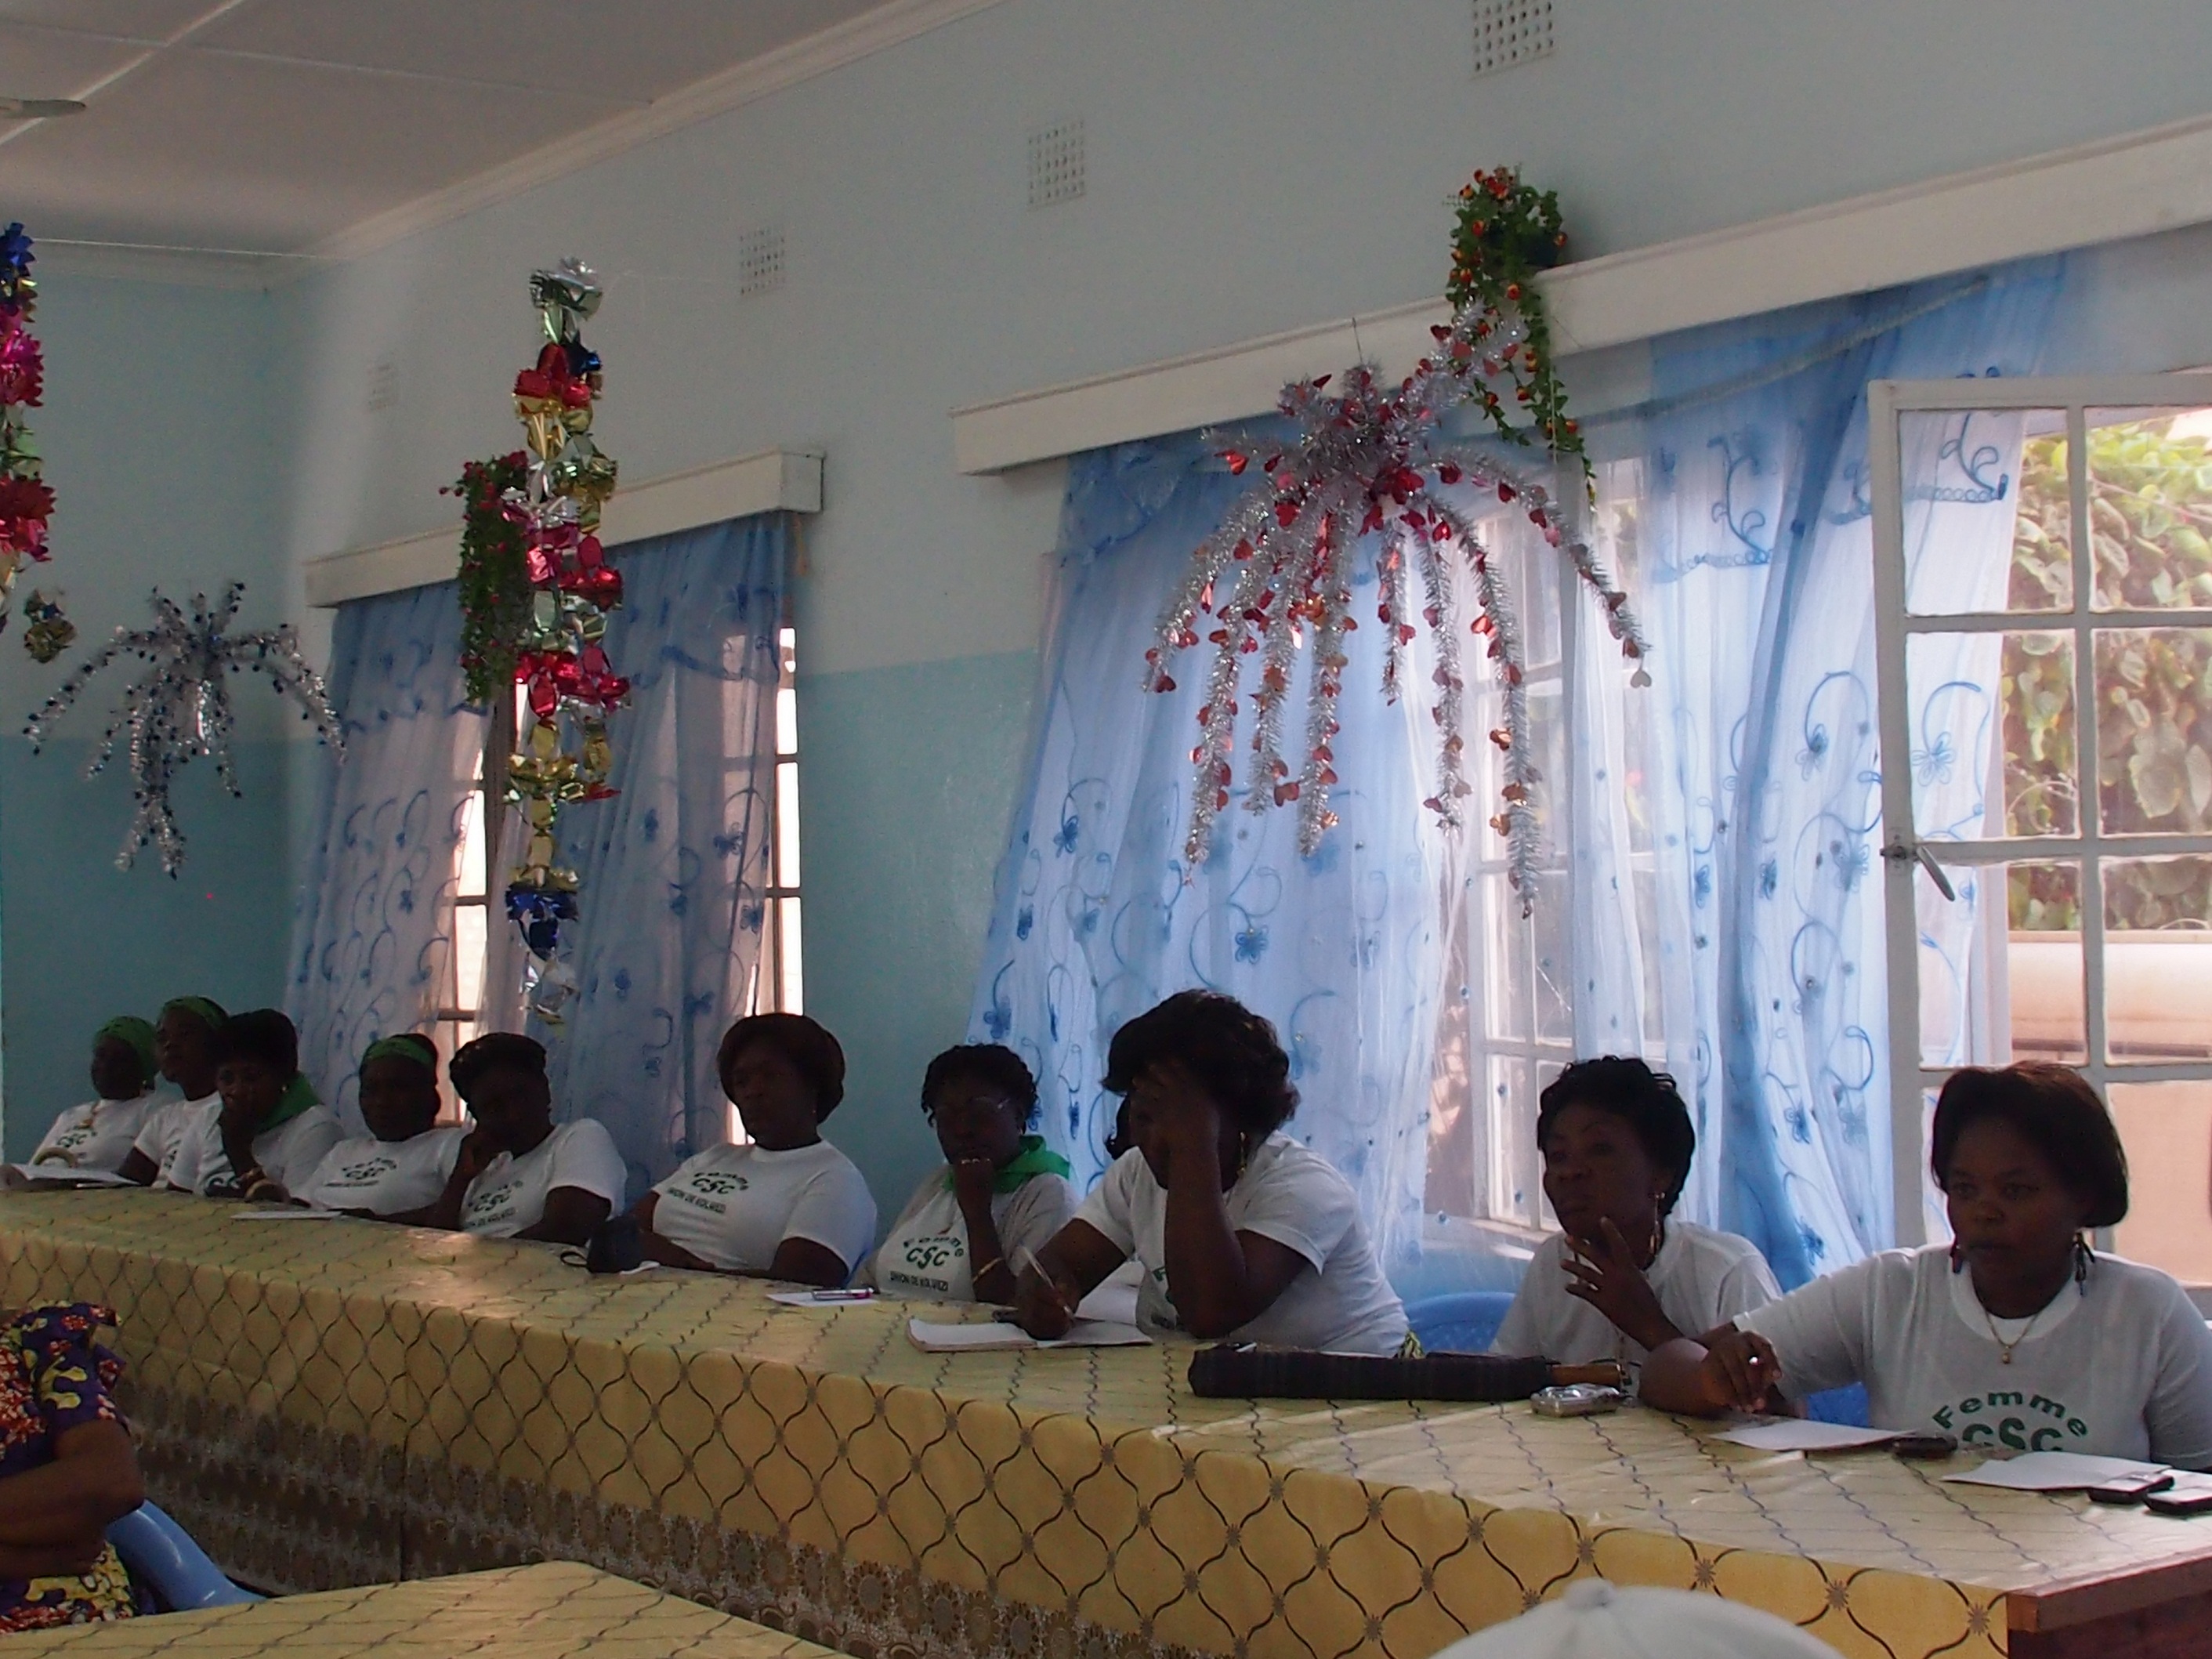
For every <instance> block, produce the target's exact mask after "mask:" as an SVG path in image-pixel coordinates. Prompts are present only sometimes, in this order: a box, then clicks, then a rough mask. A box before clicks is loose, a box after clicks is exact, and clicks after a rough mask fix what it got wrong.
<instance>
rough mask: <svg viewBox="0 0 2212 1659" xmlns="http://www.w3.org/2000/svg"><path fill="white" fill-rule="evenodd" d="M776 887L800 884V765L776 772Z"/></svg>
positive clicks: (784, 764)
mask: <svg viewBox="0 0 2212 1659" xmlns="http://www.w3.org/2000/svg"><path fill="white" fill-rule="evenodd" d="M775 884H776V885H777V886H779V887H796V886H798V885H799V763H798V762H797V761H781V762H779V763H777V765H776V769H775Z"/></svg>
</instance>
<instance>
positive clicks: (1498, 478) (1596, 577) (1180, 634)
mask: <svg viewBox="0 0 2212 1659" xmlns="http://www.w3.org/2000/svg"><path fill="white" fill-rule="evenodd" d="M1436 336H1437V349H1436V350H1435V351H1434V352H1433V353H1431V355H1430V356H1427V357H1425V358H1424V359H1422V361H1421V362H1420V363H1419V366H1418V367H1417V368H1415V369H1414V370H1413V374H1411V375H1409V376H1408V377H1407V379H1406V380H1405V381H1404V382H1403V383H1401V385H1399V386H1395V387H1392V386H1383V385H1381V384H1379V383H1378V381H1377V379H1376V370H1375V368H1373V366H1372V365H1370V364H1365V363H1363V364H1360V365H1359V366H1358V367H1357V368H1353V369H1352V371H1351V373H1350V374H1347V375H1346V377H1345V383H1344V388H1343V390H1342V392H1340V393H1338V394H1337V395H1335V396H1329V395H1327V394H1325V392H1324V391H1323V388H1324V387H1325V386H1327V385H1328V377H1324V378H1322V380H1300V381H1297V382H1295V383H1293V384H1292V385H1291V386H1286V387H1285V388H1284V391H1283V397H1282V401H1281V403H1280V404H1279V408H1280V410H1281V411H1282V413H1283V414H1284V415H1285V416H1288V417H1289V418H1290V419H1291V421H1292V422H1295V423H1296V425H1297V434H1296V436H1295V437H1294V438H1293V439H1292V440H1291V441H1290V442H1289V443H1287V444H1286V445H1285V446H1284V447H1282V448H1281V450H1280V451H1279V453H1267V452H1266V451H1264V450H1263V451H1261V452H1260V453H1261V454H1263V455H1265V456H1266V459H1264V460H1262V461H1261V471H1263V472H1264V473H1265V475H1266V477H1265V478H1264V480H1263V481H1262V482H1260V483H1255V484H1254V485H1253V486H1252V488H1251V489H1249V490H1248V491H1247V492H1246V493H1245V495H1243V497H1242V498H1241V499H1240V500H1239V501H1237V505H1236V507H1234V508H1232V509H1231V512H1230V513H1229V515H1228V518H1227V519H1226V520H1225V521H1224V523H1223V524H1222V526H1221V527H1220V528H1219V529H1218V530H1217V531H1215V532H1213V534H1212V535H1211V536H1209V537H1208V538H1206V540H1205V542H1203V543H1202V544H1200V546H1199V549H1198V550H1197V552H1196V554H1195V555H1194V556H1193V558H1192V561H1191V564H1190V568H1189V570H1188V573H1187V574H1185V576H1184V578H1183V580H1182V585H1181V586H1179V587H1178V588H1177V590H1176V593H1175V596H1174V597H1173V599H1170V602H1169V604H1168V605H1167V607H1166V609H1165V611H1164V612H1163V613H1162V615H1161V617H1160V623H1159V633H1158V642H1157V643H1156V644H1155V645H1154V647H1153V648H1152V650H1150V651H1148V652H1146V653H1145V654H1146V685H1147V687H1148V689H1150V690H1155V691H1171V690H1174V689H1175V681H1174V679H1173V678H1170V675H1169V672H1168V663H1169V660H1170V658H1172V657H1173V656H1174V655H1175V654H1176V653H1178V652H1181V651H1183V650H1187V649H1188V648H1190V647H1194V646H1196V645H1197V644H1199V642H1200V620H1199V619H1200V617H1211V618H1212V623H1213V625H1212V628H1211V629H1208V630H1207V631H1206V634H1205V636H1204V637H1205V639H1206V641H1207V642H1208V643H1210V644H1211V645H1212V647H1213V655H1212V660H1211V662H1210V663H1209V664H1208V666H1207V671H1206V702H1205V706H1204V707H1203V708H1201V709H1200V711H1199V715H1198V723H1199V728H1200V738H1199V742H1198V744H1197V746H1196V747H1194V749H1193V750H1191V762H1192V764H1193V765H1194V767H1195V769H1196V776H1195V780H1194V786H1193V789H1192V794H1191V816H1190V827H1189V833H1188V836H1187V838H1186V841H1185V846H1184V851H1185V854H1186V855H1187V856H1188V859H1189V860H1191V861H1192V862H1193V863H1197V862H1199V861H1200V860H1203V859H1204V858H1205V857H1206V853H1207V850H1208V848H1210V847H1211V846H1212V837H1213V826H1214V820H1215V818H1216V817H1217V816H1218V814H1219V812H1220V811H1221V810H1222V809H1223V808H1225V807H1226V806H1227V805H1229V802H1230V799H1231V796H1232V794H1233V793H1235V792H1236V789H1237V775H1236V768H1235V764H1234V763H1233V761H1232V759H1231V756H1232V753H1233V750H1234V747H1235V742H1236V729H1237V714H1238V713H1239V708H1238V701H1237V699H1238V695H1239V692H1240V690H1242V689H1243V658H1244V657H1246V656H1248V655H1257V656H1258V657H1259V658H1260V659H1261V661H1260V674H1259V684H1258V685H1257V687H1256V688H1255V689H1254V690H1253V691H1252V703H1253V714H1252V735H1251V740H1250V746H1251V750H1252V760H1251V763H1250V765H1249V768H1248V769H1247V771H1246V774H1245V784H1244V790H1243V793H1244V805H1245V806H1246V807H1247V809H1248V810H1249V811H1255V812H1262V811H1267V810H1268V809H1269V808H1270V807H1272V806H1280V805H1286V804H1288V803H1290V802H1292V801H1295V802H1297V806H1298V846H1299V849H1300V851H1302V852H1303V853H1305V854H1308V855H1310V854H1312V853H1313V852H1314V851H1315V850H1316V848H1318V847H1319V846H1320V844H1321V839H1322V836H1324V835H1325V834H1326V833H1327V832H1328V830H1329V829H1330V828H1331V827H1333V826H1334V824H1335V823H1336V815H1335V814H1334V812H1332V811H1329V809H1328V791H1329V788H1330V787H1331V786H1332V785H1334V783H1335V782H1336V781H1337V780H1336V772H1335V769H1334V760H1335V756H1334V752H1333V751H1332V749H1331V746H1330V745H1331V744H1332V742H1333V741H1334V738H1335V736H1336V733H1337V729H1338V728H1337V720H1336V703H1337V699H1338V697H1339V696H1340V693H1341V691H1342V690H1343V676H1344V670H1345V667H1346V657H1345V655H1344V650H1343V636H1344V635H1345V634H1346V632H1347V631H1349V630H1351V629H1354V628H1357V627H1358V623H1357V622H1356V621H1355V620H1354V619H1353V618H1352V617H1351V615H1350V614H1349V609H1350V605H1351V599H1352V559H1353V557H1354V556H1355V553H1356V551H1358V550H1359V549H1361V548H1362V547H1363V546H1364V547H1367V548H1370V549H1372V556H1373V557H1374V559H1375V561H1376V580H1377V590H1376V591H1377V592H1378V594H1379V596H1380V602H1379V604H1378V606H1377V620H1378V621H1379V622H1380V623H1382V625H1383V629H1384V630H1385V637H1386V640H1387V641H1388V645H1389V649H1388V653H1387V656H1386V659H1385V663H1384V666H1383V695H1384V696H1386V697H1387V698H1389V700H1390V701H1392V702H1395V701H1396V700H1397V698H1398V696H1399V695H1400V692H1401V690H1402V676H1403V669H1404V665H1405V656H1404V653H1405V647H1407V645H1408V644H1410V643H1411V642H1412V641H1413V640H1414V639H1415V637H1417V629H1416V626H1415V623H1416V620H1417V619H1416V617H1415V616H1414V615H1413V612H1412V611H1411V610H1410V603H1411V602H1410V601H1409V599H1407V592H1408V588H1409V586H1410V585H1411V584H1413V583H1418V584H1419V595H1420V611H1419V617H1418V621H1419V622H1420V623H1425V624H1426V625H1427V627H1428V629H1429V631H1430V633H1431V636H1432V638H1433V641H1434V644H1435V655H1436V667H1435V670H1434V673H1433V678H1434V680H1435V683H1436V688H1437V691H1436V701H1435V702H1434V703H1433V704H1432V705H1431V710H1430V712H1431V715H1432V716H1433V718H1434V720H1435V721H1436V725H1437V744H1438V748H1437V780H1438V783H1437V793H1435V794H1434V795H1432V796H1431V797H1430V798H1429V799H1428V800H1427V801H1426V802H1425V805H1426V806H1427V807H1428V808H1429V810H1431V811H1433V812H1435V813H1436V814H1437V816H1438V817H1440V818H1441V819H1442V820H1443V823H1446V824H1447V825H1449V826H1450V827H1452V828H1455V829H1456V828H1457V827H1459V825H1460V823H1461V821H1462V819H1461V807H1460V803H1461V802H1462V800H1463V799H1465V798H1466V797H1467V796H1468V794H1469V793H1472V786H1470V785H1469V784H1468V782H1467V781H1466V775H1465V774H1466V763H1465V749H1466V744H1465V739H1464V738H1463V736H1462V732H1461V731H1460V710H1461V704H1462V695H1463V693H1464V691H1465V690H1466V686H1465V682H1464V680H1463V678H1462V675H1461V671H1460V655H1459V652H1460V642H1459V622H1460V619H1459V617H1458V615H1457V611H1458V606H1457V604H1456V602H1455V599H1454V597H1453V595H1454V582H1453V580H1452V576H1453V573H1452V570H1451V568H1450V567H1449V564H1448V562H1447V561H1448V560H1449V559H1450V558H1458V559H1461V560H1463V561H1464V562H1466V564H1467V566H1468V568H1469V570H1470V571H1471V573H1472V574H1473V577H1474V592H1475V602H1476V605H1477V614H1476V616H1475V617H1474V618H1473V620H1472V622H1471V623H1470V624H1469V626H1470V628H1471V629H1472V631H1473V633H1474V635H1476V636H1477V637H1486V638H1487V641H1488V644H1487V647H1486V649H1487V653H1488V655H1489V658H1490V659H1491V662H1492V667H1493V671H1495V673H1496V674H1497V677H1498V684H1499V686H1500V689H1501V691H1502V692H1503V702H1504V725H1503V726H1500V727H1499V728H1498V730H1497V731H1495V732H1492V733H1491V734H1490V736H1491V740H1492V742H1494V743H1495V744H1497V745H1498V748H1499V749H1500V750H1502V751H1503V753H1504V775H1505V782H1504V786H1503V787H1502V789H1501V791H1500V794H1501V796H1502V803H1501V809H1500V811H1498V815H1497V816H1496V817H1493V818H1492V819H1491V821H1490V822H1491V824H1492V828H1494V829H1497V830H1498V833H1499V834H1501V835H1503V836H1504V837H1505V839H1506V847H1507V868H1508V872H1509V876H1510V879H1511V881H1512V883H1513V885H1514V887H1515V889H1516V890H1517V891H1518V892H1519V893H1520V895H1521V896H1522V905H1523V908H1524V910H1525V908H1526V907H1527V906H1528V904H1530V903H1531V902H1533V901H1534V896H1535V866H1536V859H1537V852H1538V846H1537V841H1538V833H1537V832H1538V825H1537V823H1536V814H1535V808H1534V805H1533V803H1532V799H1531V796H1532V793H1533V786H1534V783H1535V782H1536V781H1537V779H1536V771H1535V768H1534V765H1533V764H1532V763H1531V757H1530V743H1529V736H1528V698H1527V694H1526V692H1525V690H1523V689H1522V670H1523V665H1524V659H1523V657H1522V629H1521V619H1520V616H1519V613H1518V611H1516V608H1515V605H1514V602H1513V599H1512V595H1511V594H1510V592H1508V590H1507V588H1506V586H1505V583H1504V576H1503V573H1502V572H1501V571H1500V570H1499V568H1498V562H1497V561H1496V560H1495V559H1493V558H1492V556H1491V553H1490V550H1488V549H1487V548H1486V547H1485V546H1484V545H1483V544H1482V541H1481V539H1480V538H1479V537H1478V536H1477V535H1476V533H1475V530H1474V523H1473V521H1472V520H1471V519H1470V518H1469V516H1468V512H1467V510H1466V501H1467V498H1468V494H1469V493H1487V492H1492V491H1494V492H1496V495H1497V496H1498V500H1500V501H1518V502H1519V503H1520V506H1521V509H1522V511H1524V512H1525V513H1527V514H1528V520H1529V522H1530V523H1531V524H1533V525H1534V526H1536V528H1537V529H1539V530H1540V531H1541V532H1543V536H1544V539H1545V540H1546V541H1547V542H1548V543H1549V544H1551V545H1553V547H1556V548H1558V549H1559V551H1560V552H1561V553H1562V554H1563V555H1564V556H1565V557H1566V558H1567V559H1568V560H1569V561H1570V562H1571V563H1572V564H1573V566H1574V568H1575V569H1576V571H1577V574H1579V575H1580V576H1581V578H1582V579H1583V581H1584V582H1586V583H1588V584H1589V586H1590V587H1591V588H1592V589H1593V590H1595V592H1596V593H1597V595H1598V596H1599V599H1601V602H1602V604H1603V605H1604V609H1605V614H1606V617H1607V623H1608V625H1609V626H1610V628H1611V629H1612V632H1613V637H1614V638H1615V639H1617V640H1619V641H1620V647H1621V650H1622V652H1623V653H1624V654H1625V655H1626V656H1627V657H1629V658H1630V659H1641V658H1642V657H1643V656H1644V652H1645V645H1644V636H1643V634H1642V632H1641V630H1640V629H1638V626H1637V623H1636V619H1635V617H1634V616H1633V615H1632V612H1631V611H1630V610H1629V605H1628V596H1627V594H1626V593H1625V592H1621V591H1620V589H1619V588H1617V587H1615V586H1613V580H1612V579H1611V577H1610V576H1609V575H1607V573H1606V572H1605V570H1604V569H1603V568H1601V566H1600V565H1599V563H1598V561H1597V559H1596V557H1595V555H1594V554H1592V552H1591V551H1590V550H1589V545H1588V544H1586V543H1584V542H1583V541H1582V540H1580V539H1578V538H1574V537H1572V536H1571V535H1570V534H1569V533H1568V532H1567V530H1566V527H1565V524H1564V522H1563V519H1564V509H1563V508H1562V507H1561V506H1560V505H1559V503H1557V502H1555V501H1553V499H1552V497H1551V496H1550V495H1549V494H1548V493H1547V491H1546V490H1545V489H1544V487H1543V486H1542V485H1541V483H1536V482H1534V480H1531V479H1529V478H1527V477H1523V476H1522V475H1521V474H1519V473H1517V472H1516V471H1512V470H1510V469H1509V468H1506V467H1504V466H1501V465H1498V463H1497V461H1495V460H1494V459H1491V458H1490V457H1489V456H1488V455H1486V453H1483V452H1482V451H1480V450H1479V449H1478V448H1476V447H1474V446H1473V445H1471V444H1468V443H1466V442H1463V441H1455V440H1453V439H1450V438H1449V437H1447V436H1446V435H1444V434H1443V430H1442V422H1443V417H1444V416H1446V415H1447V414H1449V412H1450V411H1451V410H1454V409H1455V408H1457V407H1459V406H1460V405H1462V404H1467V403H1470V402H1475V401H1480V400H1484V399H1486V398H1491V397H1492V396H1493V395H1494V394H1493V393H1492V392H1490V390H1489V386H1488V383H1489V382H1490V381H1492V380H1500V381H1507V377H1506V374H1505V370H1506V367H1507V360H1508V358H1510V356H1512V355H1513V354H1514V353H1515V352H1516V351H1517V350H1519V349H1520V348H1521V346H1522V341H1523V339H1524V337H1525V331H1524V330H1523V328H1522V322H1521V319H1520V318H1519V317H1518V316H1517V315H1516V314H1515V313H1510V312H1508V313H1502V314H1501V313H1493V312H1487V311H1485V310H1483V309H1481V308H1480V307H1476V306H1469V307H1466V308H1464V309H1462V311H1461V312H1460V313H1458V315H1456V316H1455V317H1454V318H1453V319H1452V321H1451V323H1450V325H1449V326H1446V327H1440V328H1438V329H1437V331H1436ZM1507 383H1509V384H1510V381H1507ZM1223 459H1225V460H1226V461H1227V462H1228V464H1229V466H1230V469H1231V471H1235V472H1238V473H1242V472H1243V471H1245V469H1246V468H1247V466H1248V465H1249V464H1250V462H1251V460H1252V457H1251V456H1250V455H1248V454H1246V453H1243V452H1241V451H1238V450H1234V449H1230V450H1225V451H1224V452H1223ZM1309 637H1310V639H1311V641H1312V643H1313V650H1314V666H1313V672H1312V674H1311V676H1310V680H1309V683H1308V692H1307V696H1308V708H1307V715H1306V742H1305V754H1304V760H1303V763H1302V764H1301V766H1300V768H1299V769H1298V772H1297V775H1296V776H1293V775H1291V765H1290V763H1289V762H1288V761H1287V760H1285V758H1284V756H1283V717H1284V711H1283V703H1284V701H1285V698H1286V696H1288V694H1289V692H1290V689H1291V678H1292V676H1291V669H1292V666H1293V665H1294V662H1295V659H1296V657H1297V653H1299V652H1300V651H1301V650H1302V649H1304V643H1305V641H1306V640H1307V639H1308V638H1309ZM1633 679H1634V683H1635V684H1638V685H1646V684H1650V675H1648V674H1647V673H1645V672H1644V669H1643V667H1642V665H1641V663H1640V661H1638V666H1637V669H1636V671H1635V674H1634V676H1633Z"/></svg>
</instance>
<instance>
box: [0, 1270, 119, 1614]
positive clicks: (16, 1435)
mask: <svg viewBox="0 0 2212 1659" xmlns="http://www.w3.org/2000/svg"><path fill="white" fill-rule="evenodd" d="M114 1323H115V1316H114V1315H113V1314H112V1313H111V1312H109V1311H108V1310H106V1309H105V1308H94V1307H88V1306H86V1305H84V1304H81V1303H80V1304H75V1305H72V1306H70V1307H49V1308H33V1309H32V1310H30V1311H29V1312H28V1313H25V1314H21V1315H19V1316H17V1317H16V1318H15V1319H14V1320H12V1321H10V1322H9V1323H8V1324H6V1325H5V1326H0V1480H5V1479H7V1478H8V1477H9V1475H15V1474H25V1473H27V1471H29V1470H32V1469H35V1468H40V1467H41V1466H43V1465H45V1464H47V1463H51V1462H53V1459H54V1442H55V1441H56V1440H57V1439H58V1438H59V1437H61V1436H62V1435H63V1434H64V1432H66V1431H69V1430H70V1429H74V1428H76V1427H79V1426H80V1425H83V1424H87V1423H100V1422H108V1423H120V1422H121V1421H122V1420H123V1413H121V1412H119V1411H118V1410H117V1409H116V1407H115V1402H114V1401H112V1400H111V1399H109V1398H108V1394H107V1391H108V1389H111V1388H112V1387H113V1386H114V1384H115V1381H116V1379H117V1378H118V1376H121V1375H122V1374H123V1362H122V1361H120V1360H118V1358H115V1356H114V1355H113V1354H112V1353H110V1352H108V1351H107V1350H106V1347H104V1346H101V1345H100V1340H99V1339H100V1331H101V1330H102V1328H105V1327H110V1326H112V1325H113V1324H114ZM136 1612H137V1599H136V1597H135V1596H134V1595H133V1594H132V1591H131V1580H130V1577H129V1576H128V1575H127V1574H126V1573H125V1571H124V1570H123V1562H122V1559H121V1558H119V1557H118V1555H117V1554H116V1553H115V1546H114V1545H112V1544H110V1545H108V1546H107V1547H106V1548H105V1549H104V1550H103V1551H102V1552H101V1553H100V1560H99V1562H98V1564H97V1565H94V1568H93V1570H92V1571H91V1572H89V1573H88V1574H87V1575H86V1576H85V1577H82V1578H75V1577H71V1578H33V1579H29V1580H24V1579H15V1580H13V1581H12V1582H11V1581H7V1580H0V1632H10V1631H19V1630H43V1629H45V1628H46V1627H47V1626H52V1625H88V1624H91V1623H94V1621H96V1620H107V1619H128V1618H129V1617H131V1614H132V1613H136Z"/></svg>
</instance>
